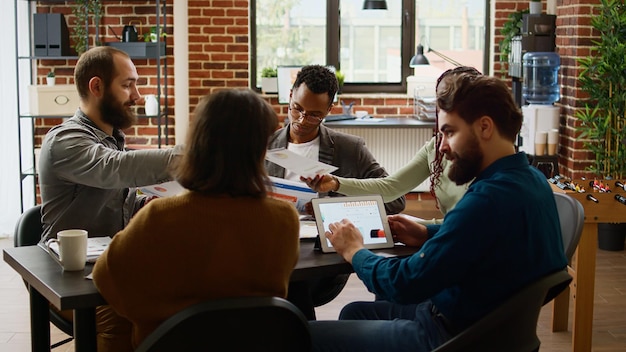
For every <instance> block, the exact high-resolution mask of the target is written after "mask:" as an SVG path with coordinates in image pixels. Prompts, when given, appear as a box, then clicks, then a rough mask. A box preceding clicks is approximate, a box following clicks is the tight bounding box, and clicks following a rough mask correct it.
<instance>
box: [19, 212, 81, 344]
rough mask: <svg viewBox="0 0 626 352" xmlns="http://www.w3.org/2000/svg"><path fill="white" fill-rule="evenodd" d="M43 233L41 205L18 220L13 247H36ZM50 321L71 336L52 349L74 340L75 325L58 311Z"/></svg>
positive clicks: (53, 311)
mask: <svg viewBox="0 0 626 352" xmlns="http://www.w3.org/2000/svg"><path fill="white" fill-rule="evenodd" d="M42 233H43V225H42V224H41V205H36V206H34V207H32V208H30V209H27V210H26V211H25V212H24V213H23V214H22V215H21V216H20V218H19V219H18V221H17V224H16V226H15V233H14V236H13V246H15V247H22V246H33V245H36V244H37V243H39V240H41V234H42ZM26 288H27V289H29V290H30V287H29V286H28V284H26ZM50 321H51V322H52V324H54V326H56V327H57V328H59V330H61V331H63V332H64V333H65V334H67V335H69V336H70V337H69V338H67V339H65V340H62V341H59V342H56V343H54V344H53V345H52V346H50V348H51V349H52V348H56V347H59V346H61V345H64V344H66V343H68V342H70V341H72V340H73V339H74V338H73V336H74V324H73V323H72V322H71V321H69V320H67V319H65V318H64V317H62V316H61V315H60V314H59V313H58V311H56V310H54V309H50Z"/></svg>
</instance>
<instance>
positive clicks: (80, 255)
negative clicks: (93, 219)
mask: <svg viewBox="0 0 626 352" xmlns="http://www.w3.org/2000/svg"><path fill="white" fill-rule="evenodd" d="M52 243H57V244H58V248H59V256H57V255H56V253H55V251H54V250H52V249H51V248H50V245H51V244H52ZM46 247H47V249H48V253H49V254H50V256H51V257H52V259H54V260H55V261H56V262H57V263H59V264H60V265H61V267H63V270H65V271H78V270H83V269H84V268H85V262H86V261H87V231H86V230H78V229H72V230H63V231H59V232H58V233H57V238H51V239H49V240H48V241H47V242H46Z"/></svg>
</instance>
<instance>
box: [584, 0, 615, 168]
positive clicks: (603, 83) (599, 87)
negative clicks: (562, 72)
mask: <svg viewBox="0 0 626 352" xmlns="http://www.w3.org/2000/svg"><path fill="white" fill-rule="evenodd" d="M625 1H626V0H600V5H599V6H598V10H599V13H598V15H597V16H594V17H592V20H591V25H592V27H593V28H594V29H595V30H596V31H597V32H598V33H599V37H598V38H597V39H595V40H593V45H594V46H593V47H592V48H591V51H590V54H589V56H588V57H583V58H580V59H578V60H577V61H578V65H579V67H580V69H581V70H580V74H579V75H578V83H579V86H580V88H581V90H582V91H583V92H585V93H587V96H588V97H587V98H586V99H585V101H584V104H585V105H584V108H581V109H578V110H577V111H576V114H575V116H576V118H577V119H578V120H579V121H580V124H579V125H578V126H577V127H576V130H577V131H578V132H579V135H578V139H579V140H582V141H583V145H584V147H585V148H586V149H587V150H589V151H590V152H591V153H593V154H594V155H595V160H594V162H593V163H592V164H591V165H590V166H589V167H588V168H587V170H588V171H591V172H593V173H594V174H595V175H596V176H597V177H601V178H613V179H622V178H623V176H624V174H625V173H626V129H625V128H624V127H625V126H624V125H625V121H626V4H625Z"/></svg>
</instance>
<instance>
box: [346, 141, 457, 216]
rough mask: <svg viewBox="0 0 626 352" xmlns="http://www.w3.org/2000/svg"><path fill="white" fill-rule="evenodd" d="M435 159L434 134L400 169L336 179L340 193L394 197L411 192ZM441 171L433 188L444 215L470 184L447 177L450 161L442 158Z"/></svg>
mask: <svg viewBox="0 0 626 352" xmlns="http://www.w3.org/2000/svg"><path fill="white" fill-rule="evenodd" d="M434 159H435V138H434V137H433V138H432V139H431V140H430V141H429V142H428V143H427V144H425V145H424V146H423V147H422V148H421V149H420V150H419V151H418V152H417V153H416V154H415V156H414V157H413V159H411V161H409V163H408V164H406V165H405V166H403V167H402V168H401V169H400V170H398V171H396V172H395V173H393V174H392V175H389V176H387V177H385V178H372V179H361V180H358V179H354V178H343V177H337V178H338V179H339V184H340V186H339V190H338V192H339V193H343V194H345V195H361V194H372V193H374V194H380V195H382V196H383V199H384V200H385V201H386V202H388V201H389V200H393V199H396V198H398V197H400V196H403V195H405V194H407V193H409V192H411V191H412V190H413V189H415V187H417V186H418V185H419V184H421V183H422V182H424V180H426V179H427V178H428V177H429V176H430V171H431V170H430V164H431V163H432V161H433V160H434ZM443 166H444V171H443V173H442V175H441V178H440V183H439V186H438V187H437V188H436V189H435V193H436V194H437V203H438V205H439V209H440V210H441V213H442V214H443V215H445V214H446V213H447V212H448V211H450V210H452V208H454V206H455V205H456V203H457V202H458V201H459V199H461V197H463V194H465V191H466V190H467V187H468V186H469V184H465V185H461V186H457V185H456V184H455V183H454V182H452V181H450V179H449V178H448V176H447V175H448V171H449V167H450V163H448V162H447V160H445V158H444V160H443Z"/></svg>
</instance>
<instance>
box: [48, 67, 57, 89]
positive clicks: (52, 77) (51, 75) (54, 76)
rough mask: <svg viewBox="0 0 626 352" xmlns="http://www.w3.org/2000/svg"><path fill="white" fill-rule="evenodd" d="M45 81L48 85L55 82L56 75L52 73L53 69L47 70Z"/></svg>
mask: <svg viewBox="0 0 626 352" xmlns="http://www.w3.org/2000/svg"><path fill="white" fill-rule="evenodd" d="M46 83H47V84H48V85H49V86H53V85H55V83H56V75H55V74H54V70H50V72H48V75H47V76H46Z"/></svg>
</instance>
